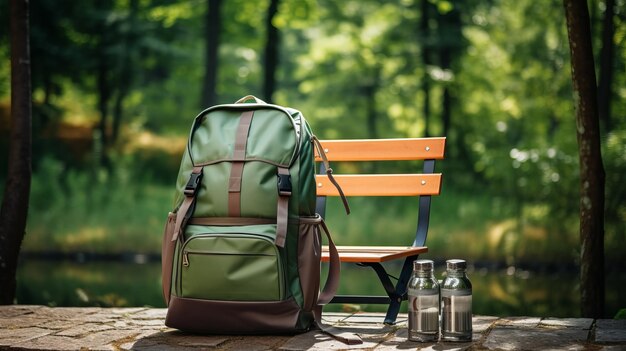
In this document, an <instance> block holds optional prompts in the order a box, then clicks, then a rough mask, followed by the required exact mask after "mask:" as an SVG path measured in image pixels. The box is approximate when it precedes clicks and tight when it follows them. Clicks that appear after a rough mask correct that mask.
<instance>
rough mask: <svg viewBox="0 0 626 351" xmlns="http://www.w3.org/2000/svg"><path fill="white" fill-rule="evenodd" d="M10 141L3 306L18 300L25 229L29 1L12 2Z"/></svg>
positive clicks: (0, 213)
mask: <svg viewBox="0 0 626 351" xmlns="http://www.w3.org/2000/svg"><path fill="white" fill-rule="evenodd" d="M10 6H11V10H10V11H11V20H10V21H11V123H12V125H11V139H10V141H9V157H8V161H9V164H8V174H7V180H6V185H5V188H4V196H3V198H2V207H0V286H1V287H2V288H0V304H3V305H6V304H11V303H13V301H14V299H15V287H16V280H15V275H16V271H17V260H18V256H19V252H20V247H21V245H22V239H23V238H24V232H25V229H26V217H27V216H28V199H29V194H30V178H31V157H32V147H31V142H32V131H31V118H32V116H31V115H32V106H31V77H30V48H29V45H30V44H29V28H28V0H11V3H10Z"/></svg>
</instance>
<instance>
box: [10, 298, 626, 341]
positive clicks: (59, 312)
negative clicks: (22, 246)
mask: <svg viewBox="0 0 626 351" xmlns="http://www.w3.org/2000/svg"><path fill="white" fill-rule="evenodd" d="M164 317H165V309H150V308H73V307H72V308H49V307H43V306H20V305H17V306H0V350H198V349H200V350H210V349H215V350H254V351H256V350H344V349H366V350H415V349H420V348H421V349H423V350H605V351H614V350H626V320H607V319H602V320H593V319H588V318H534V317H508V318H497V317H485V316H475V317H474V319H473V327H474V338H473V342H469V343H444V342H440V343H436V344H432V343H431V344H419V343H414V342H410V341H407V328H406V315H405V316H401V317H400V320H399V323H398V324H397V325H395V326H385V325H383V324H382V323H381V322H382V320H383V316H382V315H381V314H372V313H359V314H352V315H349V314H328V315H326V316H325V319H326V322H327V323H329V324H330V323H332V324H334V325H336V326H338V327H341V328H345V329H347V330H350V331H353V332H355V333H358V334H359V335H360V336H361V337H362V338H363V341H364V343H363V344H362V345H354V346H348V345H345V344H342V343H341V342H338V341H336V340H334V339H332V338H330V337H328V336H326V335H325V334H322V333H320V332H318V331H311V332H309V333H305V334H300V335H295V336H293V335H278V336H219V335H212V336H207V335H190V334H184V333H181V332H178V331H176V330H172V329H169V328H166V327H165V326H164V325H163V319H164Z"/></svg>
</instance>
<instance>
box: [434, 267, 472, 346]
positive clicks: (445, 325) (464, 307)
mask: <svg viewBox="0 0 626 351" xmlns="http://www.w3.org/2000/svg"><path fill="white" fill-rule="evenodd" d="M466 268H467V263H466V262H465V261H464V260H448V261H446V271H447V276H446V278H445V279H444V281H443V284H442V286H441V303H442V310H441V339H442V340H446V341H470V340H472V283H471V282H470V280H469V279H468V278H467V274H466V272H465V270H466Z"/></svg>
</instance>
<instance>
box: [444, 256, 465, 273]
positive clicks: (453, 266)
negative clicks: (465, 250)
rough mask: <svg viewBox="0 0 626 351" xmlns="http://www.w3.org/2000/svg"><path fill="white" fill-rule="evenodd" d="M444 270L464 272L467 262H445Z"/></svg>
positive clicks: (454, 260) (453, 260)
mask: <svg viewBox="0 0 626 351" xmlns="http://www.w3.org/2000/svg"><path fill="white" fill-rule="evenodd" d="M446 268H447V269H449V270H453V271H459V270H465V269H466V268H467V262H465V260H459V259H452V260H447V261H446Z"/></svg>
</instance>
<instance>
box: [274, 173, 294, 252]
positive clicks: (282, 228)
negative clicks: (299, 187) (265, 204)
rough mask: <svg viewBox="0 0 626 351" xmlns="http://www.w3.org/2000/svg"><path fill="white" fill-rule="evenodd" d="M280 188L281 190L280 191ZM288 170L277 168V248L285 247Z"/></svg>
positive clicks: (275, 241)
mask: <svg viewBox="0 0 626 351" xmlns="http://www.w3.org/2000/svg"><path fill="white" fill-rule="evenodd" d="M281 188H282V189H281ZM291 191H292V189H291V180H290V175H289V168H284V167H278V201H277V205H276V240H274V243H275V244H276V246H278V247H285V240H286V239H287V225H288V223H289V197H291Z"/></svg>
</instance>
